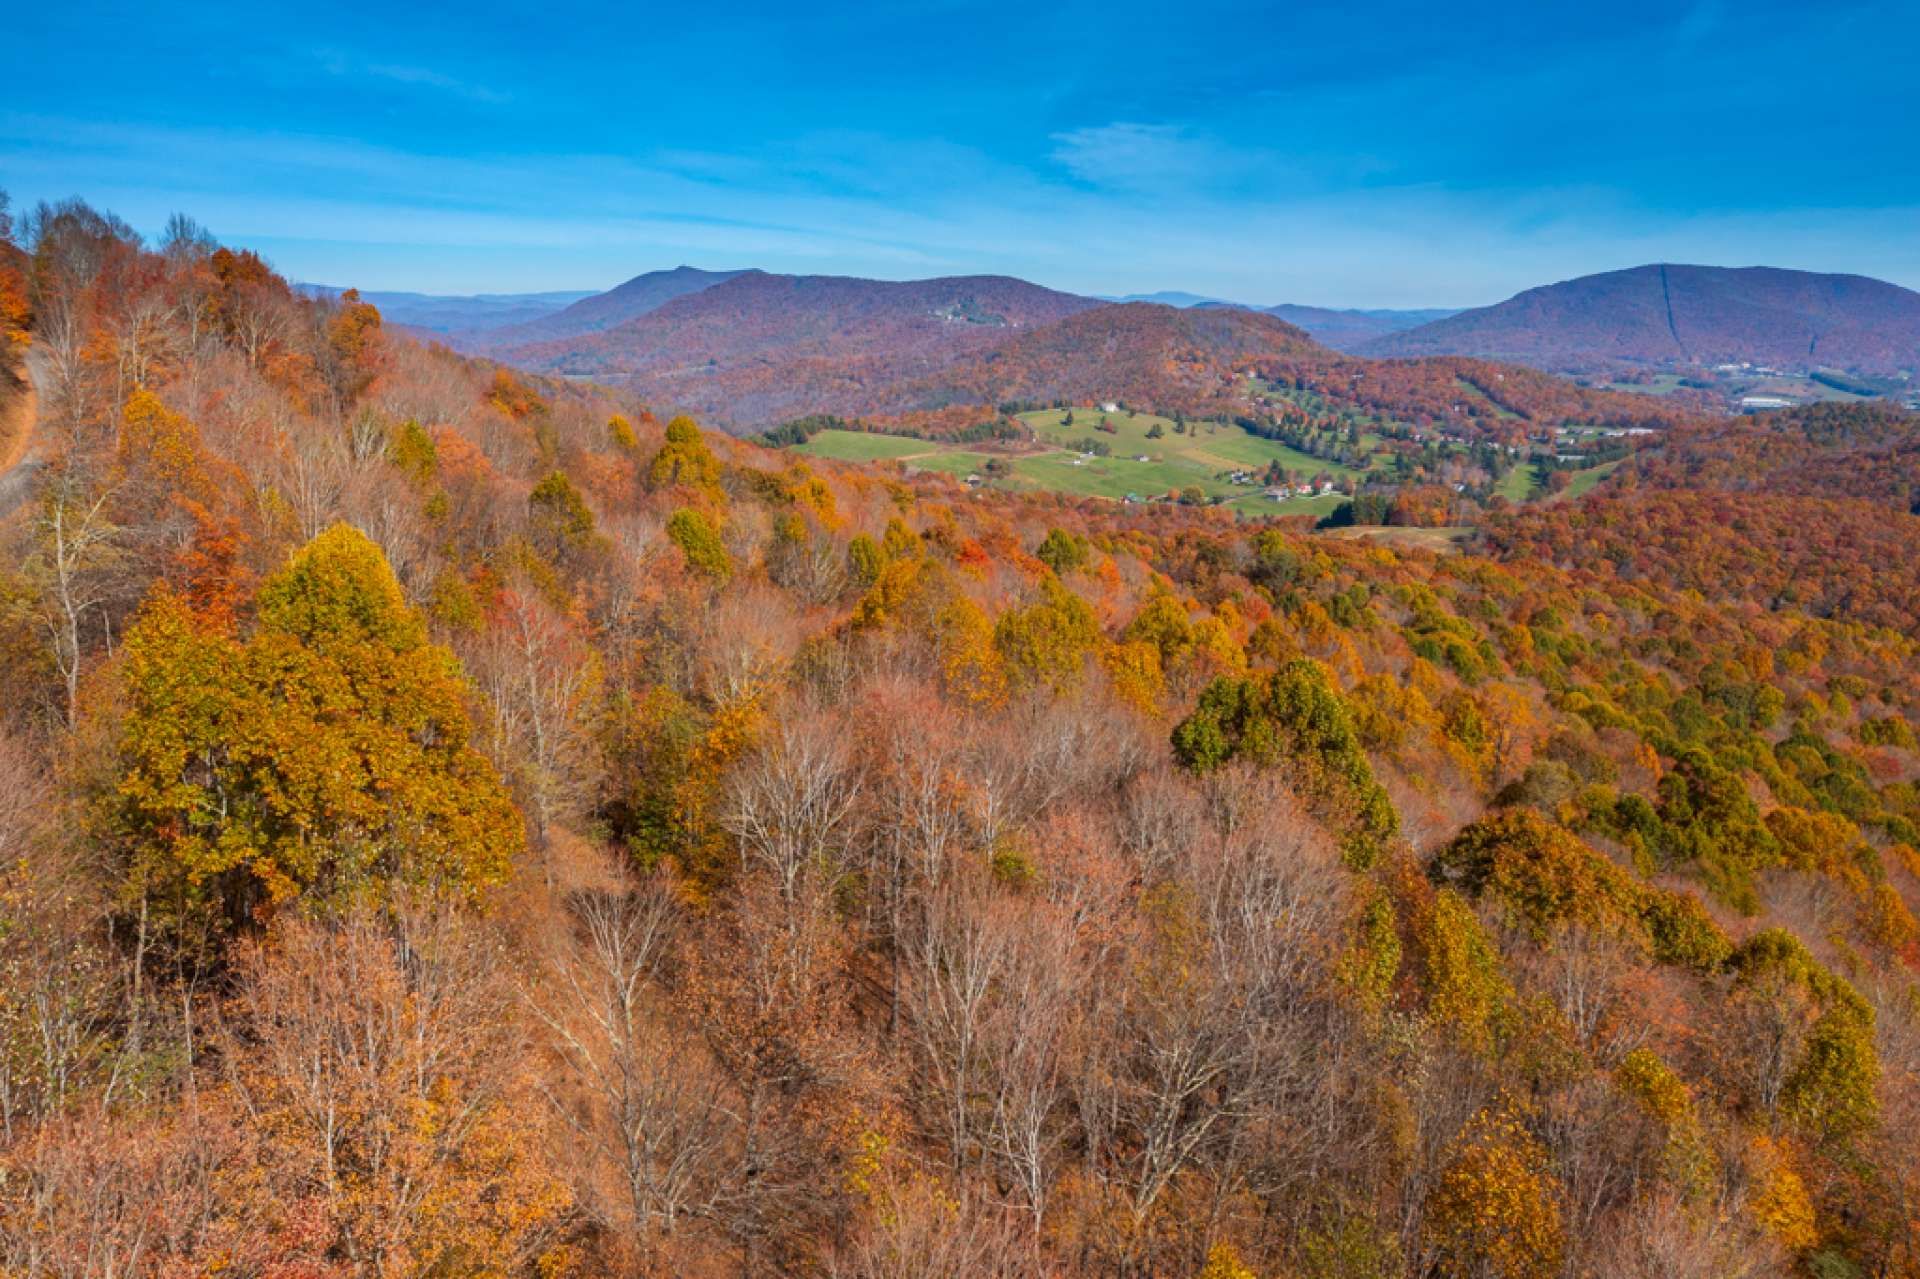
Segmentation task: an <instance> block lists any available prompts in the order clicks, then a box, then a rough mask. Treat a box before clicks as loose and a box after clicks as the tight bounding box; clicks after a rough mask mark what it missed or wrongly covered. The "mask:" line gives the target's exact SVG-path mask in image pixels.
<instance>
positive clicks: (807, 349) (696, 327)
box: [487, 271, 1101, 427]
mask: <svg viewBox="0 0 1920 1279" xmlns="http://www.w3.org/2000/svg"><path fill="white" fill-rule="evenodd" d="M647 278H648V277H644V276H643V277H641V279H643V280H644V279H647ZM625 287H627V286H624V285H623V286H622V288H625ZM616 292H618V290H616ZM1100 305H1101V304H1100V303H1099V302H1097V301H1095V300H1093V299H1092V298H1083V297H1076V296H1074V295H1073V294H1071V293H1058V292H1055V291H1054V290H1052V289H1045V288H1041V287H1040V286H1039V285H1036V284H1028V283H1027V282H1026V281H1024V280H1016V279H1012V278H1011V277H1008V276H991V275H980V276H954V277H949V278H943V279H935V280H912V281H905V282H895V281H885V280H860V279H852V278H848V277H844V276H825V275H774V274H770V273H768V272H765V271H744V272H740V273H738V274H735V275H731V276H729V277H728V278H727V279H725V280H722V281H721V282H719V283H716V284H713V285H711V286H710V287H707V288H704V289H701V290H700V291H698V292H687V293H683V294H682V295H681V296H678V297H675V298H673V299H671V300H669V301H666V302H664V303H662V304H660V305H658V306H655V307H652V308H650V309H648V310H646V311H644V312H643V313H641V314H639V315H636V316H634V317H632V318H630V319H627V320H625V321H623V322H621V323H619V324H617V325H613V326H611V327H608V328H605V329H602V330H599V331H597V332H592V333H585V334H576V335H572V336H569V337H564V338H558V339H553V340H547V341H539V342H532V343H527V344H522V345H518V346H510V347H507V346H502V345H500V344H499V343H498V342H494V341H489V342H488V343H487V346H488V348H489V349H490V351H491V352H492V353H494V354H496V355H497V356H498V358H501V359H504V360H506V361H508V362H510V363H513V364H517V365H520V366H522V367H525V368H528V369H531V370H533V371H535V372H542V373H557V374H563V375H568V376H576V377H592V378H597V379H601V380H605V381H609V382H616V383H619V384H621V385H625V386H628V387H631V388H633V389H634V390H636V391H639V392H640V393H641V394H642V395H644V396H646V397H647V398H648V399H649V400H651V401H654V402H657V403H660V404H663V405H672V406H675V407H679V408H686V409H691V410H694V411H695V412H696V413H699V414H700V415H702V416H703V417H704V418H705V419H707V420H711V421H716V422H722V423H726V424H729V425H732V426H735V427H752V426H764V425H768V424H770V423H773V422H777V421H780V420H783V419H785V418H788V417H794V416H799V415H801V414H805V413H815V412H826V413H856V412H879V411H885V410H886V409H888V408H892V407H896V406H897V407H916V406H914V405H911V404H909V403H908V401H909V399H910V398H911V397H909V396H908V395H907V394H906V392H905V391H904V390H903V389H902V388H904V387H905V386H906V385H907V384H909V383H914V382H918V381H922V380H924V379H926V378H929V377H931V376H932V375H934V374H935V373H937V372H938V371H940V370H942V369H944V368H945V367H946V366H947V365H949V364H951V363H953V362H954V361H956V360H958V359H959V358H961V357H962V356H965V355H967V354H970V353H973V352H977V351H981V350H984V349H985V348H988V347H991V346H997V345H999V344H1000V343H1002V342H1004V341H1006V340H1007V339H1008V338H1009V337H1012V336H1014V335H1016V334H1018V333H1020V332H1023V331H1025V330H1028V329H1032V328H1035V327H1037V326H1040V325H1045V324H1051V323H1053V322H1054V321H1057V320H1061V319H1064V318H1066V317H1067V316H1070V315H1073V314H1075V313H1077V312H1080V311H1085V310H1089V309H1091V308H1094V307H1098V306H1100ZM496 336H497V335H496Z"/></svg>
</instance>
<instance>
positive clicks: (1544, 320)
mask: <svg viewBox="0 0 1920 1279" xmlns="http://www.w3.org/2000/svg"><path fill="white" fill-rule="evenodd" d="M1357 349H1358V351H1359V352H1360V353H1361V354H1364V355H1370V356H1408V355H1479V356H1487V357H1490V358H1494V359H1502V360H1513V361H1516V362H1518V363H1522V364H1529V365H1532V366H1534V367H1536V368H1543V369H1550V370H1553V371H1556V372H1585V371H1591V370H1595V369H1602V368H1605V367H1607V366H1610V365H1613V366H1617V365H1621V364H1635V365H1655V366H1686V365H1697V366H1711V365H1715V364H1721V363H1735V364H1737V363H1742V362H1746V363H1752V364H1764V365H1770V366H1774V367H1778V368H1781V369H1787V370H1795V371H1799V370H1808V369H1813V368H1820V367H1827V368H1837V369H1847V370H1853V371H1857V372H1864V373H1898V372H1902V371H1909V370H1912V369H1914V368H1916V367H1917V366H1920V293H1915V292H1913V291H1911V290H1909V289H1904V288H1901V287H1899V286H1898V285H1894V284H1888V283H1886V282H1885V281H1882V280H1874V279H1869V278H1867V277H1865V276H1858V275H1820V274H1814V273H1811V272H1806V271H1787V270H1780V269H1776V268H1773V267H1743V268H1728V267H1709V266H1675V265H1653V266H1640V267H1634V268H1631V269H1630V270H1625V271H1609V272H1606V273H1604V274H1600V275H1589V276H1582V277H1581V278H1579V279H1575V280H1567V281H1563V282H1562V283H1559V284H1550V285H1545V286H1543V287H1541V288H1536V289H1528V290H1527V291H1526V292H1524V293H1520V294H1518V295H1516V296H1514V297H1512V298H1509V299H1508V300H1507V301H1505V302H1501V303H1499V304H1497V305H1495V306H1489V307H1479V308H1476V309H1474V310H1471V311H1463V312H1461V313H1460V314H1458V315H1454V316H1450V317H1448V318H1446V319H1443V320H1437V321H1435V322H1433V323H1431V324H1425V325H1421V326H1420V327H1418V328H1414V329H1409V330H1407V331H1406V332H1402V333H1395V334H1389V335H1386V336H1383V337H1379V338H1376V339H1374V340H1372V341H1370V342H1367V343H1365V344H1363V345H1361V346H1360V347H1358V348H1357Z"/></svg>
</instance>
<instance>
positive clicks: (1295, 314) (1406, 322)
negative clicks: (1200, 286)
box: [1101, 289, 1459, 351]
mask: <svg viewBox="0 0 1920 1279" xmlns="http://www.w3.org/2000/svg"><path fill="white" fill-rule="evenodd" d="M1101 300H1102V301H1106V302H1158V303H1159V304H1161V305H1162V306H1177V307H1188V308H1193V309H1208V308H1213V309H1217V308H1220V307H1234V308H1237V309H1239V310H1243V311H1258V312H1260V313H1261V314H1263V315H1275V316H1278V317H1280V318H1281V319H1283V320H1285V321H1286V322H1287V323H1288V324H1291V325H1293V326H1294V327H1295V328H1300V329H1305V330H1306V331H1307V332H1308V333H1310V334H1312V335H1313V338H1314V340H1315V341H1316V342H1319V343H1320V344H1321V345H1322V346H1330V347H1332V348H1333V349H1334V350H1336V351H1351V350H1353V349H1354V348H1355V347H1357V346H1360V345H1361V344H1363V343H1366V342H1371V341H1373V340H1374V339H1375V338H1379V337H1384V336H1386V335H1387V334H1389V333H1399V332H1401V331H1402V330H1405V329H1411V328H1417V327H1418V326H1420V325H1422V324H1429V323H1431V322H1433V321H1434V320H1440V319H1445V318H1446V317H1447V316H1449V315H1457V314H1458V313H1459V312H1458V309H1457V308H1453V307H1432V308H1427V309H1424V310H1412V311H1408V310H1391V309H1377V310H1351V309H1339V308H1335V307H1326V306H1302V305H1300V304H1299V303H1295V302H1282V303H1280V304H1279V305H1278V306H1255V305H1253V304H1251V303H1248V302H1229V301H1226V300H1225V299H1223V298H1210V297H1207V296H1205V295H1204V294H1199V293H1183V292H1181V291H1179V290H1177V289H1168V290H1163V291H1161V292H1159V293H1129V294H1127V295H1126V296H1125V297H1118V298H1103V299H1101Z"/></svg>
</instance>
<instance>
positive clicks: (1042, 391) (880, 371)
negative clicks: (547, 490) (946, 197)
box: [489, 271, 1695, 436]
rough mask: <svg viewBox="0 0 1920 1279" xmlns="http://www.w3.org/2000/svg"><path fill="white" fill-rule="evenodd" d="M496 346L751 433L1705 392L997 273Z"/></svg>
mask: <svg viewBox="0 0 1920 1279" xmlns="http://www.w3.org/2000/svg"><path fill="white" fill-rule="evenodd" d="M642 278H643V279H645V278H649V277H642ZM581 305H582V306H585V305H587V304H584V303H583V304H581ZM489 336H490V335H489ZM489 349H491V350H494V351H495V353H496V354H498V355H499V356H500V357H501V358H502V359H505V360H507V361H508V362H510V363H513V364H516V365H518V366H520V367H524V368H528V369H532V370H535V371H538V372H544V373H556V374H561V375H565V376H568V377H577V378H578V377H590V378H595V379H599V380H602V381H605V382H608V383H611V384H616V385H619V386H622V387H624V388H627V389H629V390H631V391H633V392H634V393H635V394H637V395H640V396H641V397H642V398H644V399H645V400H647V401H648V402H650V403H653V404H657V405H662V406H672V407H674V408H685V409H689V410H692V411H695V412H696V413H698V414H699V415H700V416H702V417H703V418H705V419H707V420H709V421H713V422H717V423H720V424H723V425H726V426H728V427H731V428H733V429H735V430H741V431H745V430H748V429H751V428H758V427H766V426H769V425H773V424H776V423H779V422H783V421H787V420H791V419H795V418H801V417H808V416H813V415H821V414H831V415H835V416H840V417H862V418H886V417H898V416H900V415H914V414H926V413H928V412H931V411H937V410H955V409H961V408H970V409H974V410H977V411H976V412H973V413H971V414H963V415H962V421H963V424H964V425H972V424H975V423H977V422H978V421H979V420H981V419H982V417H983V416H984V417H991V416H992V409H993V406H996V405H1000V404H1004V403H1006V402H1008V401H1035V402H1042V403H1053V402H1060V403H1074V402H1096V403H1097V402H1102V401H1109V400H1111V401H1119V402H1125V403H1129V404H1132V405H1135V406H1137V407H1141V408H1146V409H1151V410H1154V411H1158V412H1167V413H1172V412H1180V413H1203V414H1224V415H1228V416H1233V415H1243V414H1250V413H1252V414H1257V413H1259V412H1262V411H1264V410H1263V409H1262V408H1261V406H1260V405H1259V404H1258V403H1257V402H1256V401H1257V394H1256V388H1254V387H1253V386H1251V385H1250V384H1249V383H1248V381H1247V375H1248V374H1249V373H1255V372H1259V373H1261V374H1262V375H1263V376H1267V377H1269V378H1270V379H1271V380H1273V381H1275V382H1277V383H1278V384H1281V385H1283V386H1285V387H1287V388H1297V389H1301V390H1307V391H1311V392H1313V393H1314V394H1316V395H1319V396H1322V397H1324V398H1326V399H1327V400H1330V401H1332V402H1333V403H1334V404H1335V405H1340V406H1347V407H1351V408H1354V409H1356V410H1359V411H1363V412H1367V413H1376V414H1381V415H1384V416H1388V417H1393V418H1396V419H1398V420H1403V421H1408V422H1414V423H1418V424H1421V425H1431V424H1435V423H1443V422H1444V423H1452V424H1455V425H1458V426H1460V427H1462V428H1463V429H1465V430H1468V431H1469V432H1470V433H1473V434H1477V435H1482V436H1492V435H1497V434H1499V433H1500V429H1499V428H1500V427H1501V424H1502V423H1505V424H1508V427H1510V429H1511V431H1512V432H1514V433H1524V431H1525V429H1526V428H1527V427H1528V426H1529V425H1545V424H1549V423H1559V422H1564V421H1572V420H1586V421H1590V422H1603V423H1606V424H1609V425H1647V424H1653V425H1666V424H1670V423H1672V422H1674V421H1678V420H1682V419H1683V418H1684V417H1685V416H1686V415H1687V414H1688V412H1689V410H1690V409H1692V408H1694V407H1695V406H1693V405H1691V404H1690V403H1689V402H1687V401H1685V400H1676V401H1674V402H1671V403H1663V402H1660V401H1656V400H1650V399H1648V398H1647V397H1639V396H1631V395H1625V394H1620V393H1614V392H1605V391H1592V390H1585V389H1582V388H1579V387H1576V386H1574V385H1573V384H1572V383H1569V382H1566V381H1563V380H1561V379H1558V378H1552V377H1547V376H1544V375H1541V374H1538V373H1535V372H1532V371H1530V370H1527V369H1522V368H1514V367H1511V366H1496V365H1492V364H1488V363H1486V362H1484V361H1470V360H1437V361H1396V362H1392V363H1381V362H1374V361H1368V360H1363V359H1359V358H1357V357H1352V356H1342V355H1339V354H1336V353H1335V352H1332V351H1329V350H1328V349H1327V348H1325V347H1323V346H1321V345H1319V344H1318V343H1316V342H1315V341H1314V340H1313V339H1311V338H1310V337H1308V335H1307V334H1306V333H1304V332H1303V331H1301V330H1300V329H1299V328H1297V327H1295V326H1293V325H1290V324H1287V323H1285V322H1284V321H1281V320H1278V319H1275V318H1273V317H1272V316H1268V315H1264V314H1261V313H1259V312H1255V311H1249V310H1245V309H1241V308H1237V307H1192V308H1179V307H1170V306H1164V305H1160V304H1156V303H1146V302H1132V303H1120V304H1105V305H1102V304H1099V303H1096V302H1092V301H1089V300H1086V299H1081V298H1075V297H1072V296H1070V295H1067V294H1061V293H1053V292H1051V291H1048V290H1044V289H1040V288H1037V287H1036V286H1034V285H1030V284H1025V283H1023V282H1021V281H1018V280H1010V279H1006V278H1004V277H962V278H957V279H950V280H926V281H917V282H911V283H906V284H893V283H883V282H877V281H871V280H850V279H845V278H841V277H832V276H808V277H798V276H778V275H768V274H765V273H763V272H757V271H749V272H745V273H743V274H741V275H740V276H738V277H736V278H734V279H731V280H729V281H726V282H724V283H722V284H719V285H715V286H713V287H710V288H706V289H703V290H701V291H700V292H698V293H695V294H692V295H689V296H684V297H681V298H678V299H677V300H674V301H671V302H668V303H666V304H665V305H662V306H659V307H658V308H657V309H654V310H651V311H649V312H648V313H647V314H645V315H642V316H640V317H638V318H637V319H634V320H632V321H630V322H627V323H625V324H621V325H618V326H616V327H614V328H610V329H607V330H605V331H603V332H598V333H592V334H587V335H583V336H579V337H574V338H568V339H565V340H561V341H555V342H545V343H538V344H534V345H531V346H517V347H505V348H493V347H490V348H489Z"/></svg>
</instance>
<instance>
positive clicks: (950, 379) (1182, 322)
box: [906, 302, 1326, 413]
mask: <svg viewBox="0 0 1920 1279" xmlns="http://www.w3.org/2000/svg"><path fill="white" fill-rule="evenodd" d="M1316 354H1318V355H1325V354H1326V353H1325V352H1324V351H1322V350H1321V348H1320V347H1318V346H1317V345H1315V343H1314V341H1313V339H1312V338H1310V337H1308V336H1307V335H1306V334H1305V333H1303V332H1301V331H1300V330H1299V329H1297V328H1295V327H1294V326H1293V325H1291V324H1287V323H1284V322H1283V321H1280V320H1276V319H1274V318H1273V317H1272V316H1268V315H1262V314H1260V313H1259V312H1257V311H1242V310H1236V309H1232V308H1224V307H1223V308H1178V307H1170V306H1160V305H1156V304H1154V303H1150V302H1124V303H1117V304H1115V305H1113V306H1103V307H1099V308H1097V309H1095V310H1092V311H1085V312H1082V313H1080V314H1078V315H1074V316H1071V317H1069V318H1067V319H1065V320H1061V321H1060V322H1059V323H1057V324H1051V325H1048V326H1046V327H1044V328H1039V329H1034V330H1032V331H1030V332H1026V333H1021V334H1019V335H1017V336H1015V337H1013V338H1011V339H1009V340H1008V341H1007V342H1005V343H1003V344H1002V345H1000V346H997V347H994V348H993V349H991V350H988V351H984V352H981V353H979V354H977V355H974V356H971V357H970V358H968V359H965V360H960V361H956V362H955V363H954V364H953V366H952V367H951V368H948V369H946V370H944V371H943V372H941V373H940V374H939V375H937V376H935V377H931V378H928V379H926V380H924V381H923V382H921V383H919V384H918V385H916V386H913V387H910V388H907V390H906V394H907V395H908V396H909V397H910V398H912V399H913V400H914V401H915V403H914V404H913V405H912V406H911V407H920V408H930V407H938V406H939V405H940V404H944V403H996V402H999V401H1004V400H1039V401H1054V400H1066V401H1071V402H1075V403H1086V402H1088V401H1095V400H1118V401H1122V402H1125V403H1131V404H1136V405H1144V406H1150V407H1152V408H1155V409H1159V410H1167V411H1171V410H1176V409H1178V410H1182V411H1185V412H1190V413H1199V412H1215V411H1227V410H1230V409H1232V408H1235V407H1236V406H1237V405H1238V401H1237V400H1236V398H1235V397H1234V395H1233V391H1234V377H1235V375H1236V374H1237V373H1241V372H1244V371H1245V370H1247V369H1250V368H1251V367H1252V366H1253V365H1254V364H1255V363H1256V362H1258V361H1260V360H1263V359H1268V358H1278V357H1286V356H1293V357H1306V358H1311V357H1313V356H1314V355H1316Z"/></svg>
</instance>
